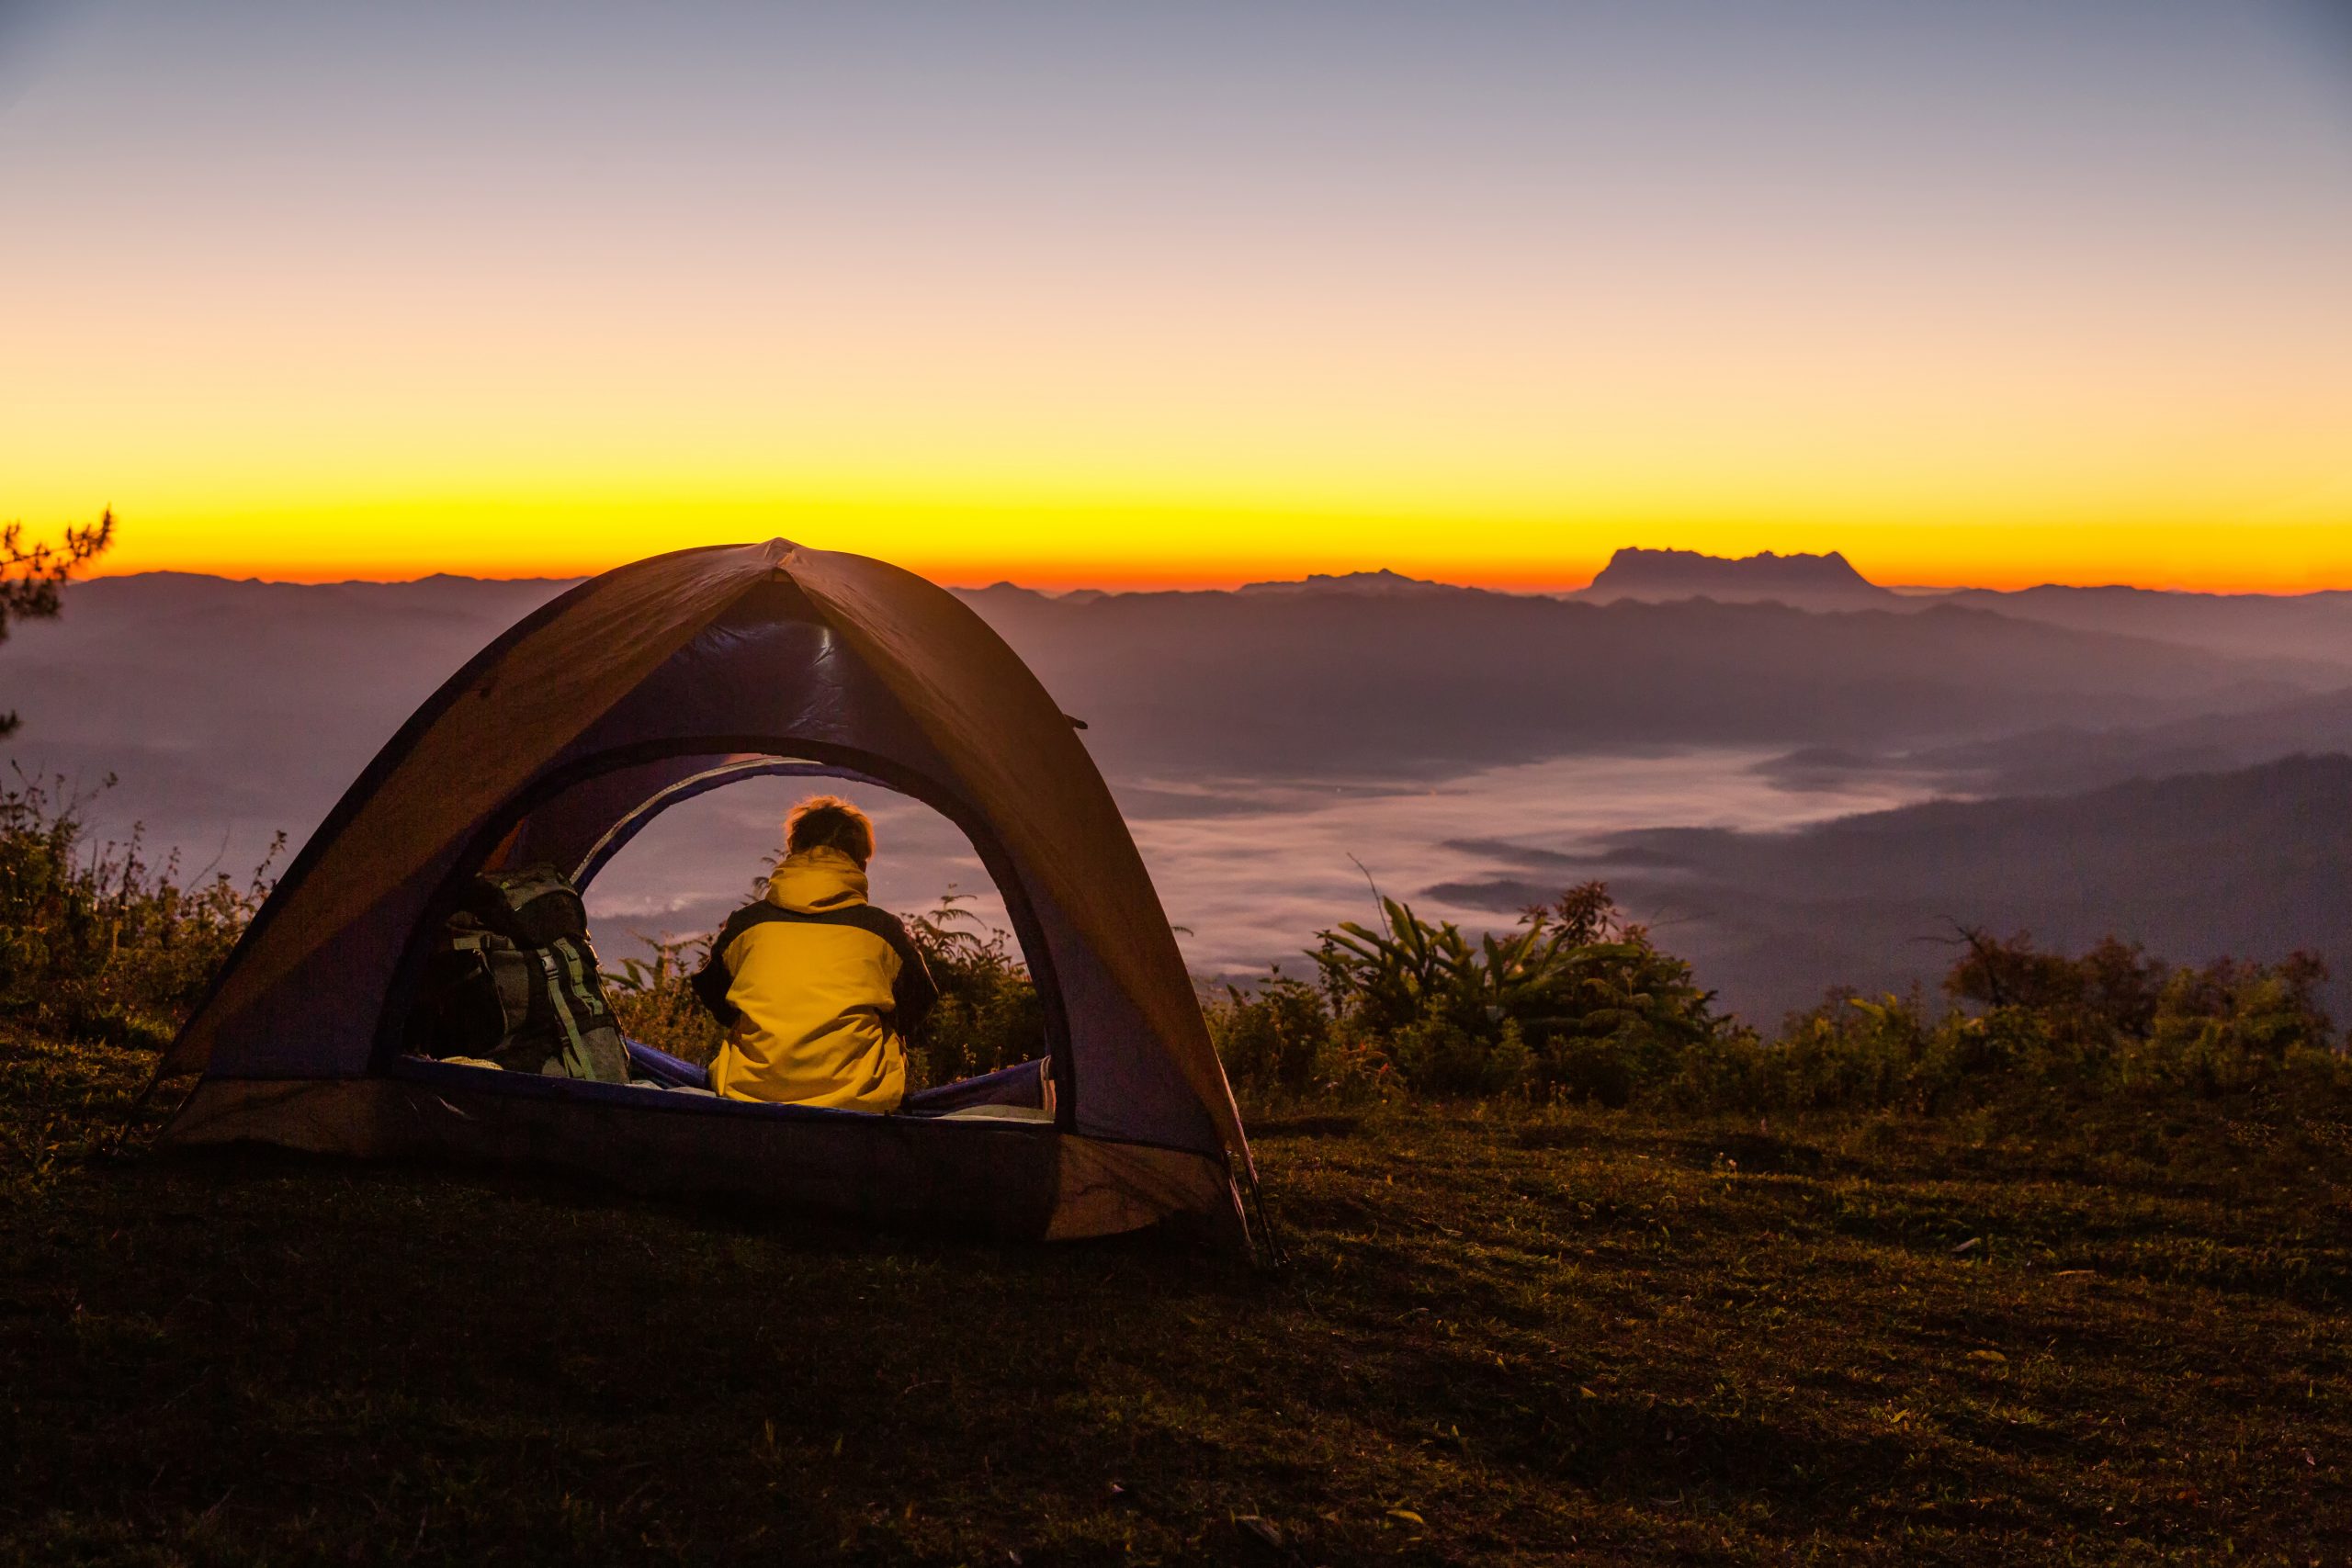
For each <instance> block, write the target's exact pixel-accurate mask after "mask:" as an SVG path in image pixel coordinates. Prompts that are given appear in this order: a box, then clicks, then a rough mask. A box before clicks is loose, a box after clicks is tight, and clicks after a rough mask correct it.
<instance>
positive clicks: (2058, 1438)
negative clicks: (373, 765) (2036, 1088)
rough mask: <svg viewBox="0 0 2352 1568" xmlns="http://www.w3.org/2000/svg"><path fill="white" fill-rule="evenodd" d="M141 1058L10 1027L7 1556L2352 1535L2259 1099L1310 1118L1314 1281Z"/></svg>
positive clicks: (3, 1342)
mask: <svg viewBox="0 0 2352 1568" xmlns="http://www.w3.org/2000/svg"><path fill="white" fill-rule="evenodd" d="M138 1066H139V1064H138V1063H137V1062H136V1061H135V1060H134V1059H133V1058H131V1057H130V1056H129V1055H124V1054H109V1053H106V1052H103V1051H89V1050H74V1049H68V1048H64V1047H60V1046H56V1045H51V1044H46V1043H39V1042H33V1041H28V1040H25V1039H22V1038H15V1039H0V1166H4V1167H5V1168H6V1170H5V1174H0V1389H5V1393H0V1466H5V1467H6V1478H5V1484H0V1562H40V1563H60V1562H81V1561H104V1562H241V1563H242V1562H292V1561H315V1560H322V1559H325V1560H333V1561H338V1562H466V1563H478V1562H489V1561H501V1562H532V1561H678V1562H789V1561H796V1560H803V1559H808V1558H820V1557H825V1556H828V1555H831V1554H833V1553H836V1552H838V1553H841V1554H843V1555H847V1556H851V1557H854V1558H858V1559H861V1560H872V1561H882V1562H938V1563H952V1562H973V1563H979V1562H997V1563H1009V1562H1015V1561H1020V1562H1028V1563H1044V1562H1150V1561H1218V1562H1223V1561H1230V1562H1267V1563H1278V1562H1296V1563H1302V1564H1307V1563H1317V1562H1329V1563H1343V1562H1364V1561H1385V1560H1397V1561H1403V1562H1501V1561H1559V1562H1628V1561H1630V1562H1668V1561H1671V1562H1716V1561H1721V1562H1746V1561H1771V1562H1922V1561H1946V1562H1991V1561H2000V1560H2009V1561H2030V1562H2052V1561H2109V1560H2127V1561H2165V1560H2202V1559H2215V1560H2218V1559H2222V1558H2225V1557H2230V1558H2233V1559H2234V1560H2238V1561H2256V1562H2294V1563H2304V1562H2344V1561H2346V1553H2347V1551H2352V1488H2347V1485H2346V1476H2347V1471H2346V1466H2347V1463H2352V1324H2347V1321H2346V1315H2345V1308H2346V1302H2347V1300H2352V1209H2348V1208H2347V1203H2346V1195H2347V1192H2352V1184H2347V1179H2346V1167H2347V1166H2348V1165H2352V1151H2347V1150H2346V1149H2344V1148H2342V1147H2337V1148H2335V1149H2333V1150H2329V1149H2326V1148H2324V1147H2322V1148H2319V1149H2317V1150H2314V1149H2313V1148H2312V1147H2311V1146H2308V1145H2291V1146H2289V1145H2281V1144H2279V1143H2278V1140H2277V1139H2276V1138H2274V1137H2272V1136H2271V1135H2270V1134H2268V1133H2267V1130H2266V1128H2265V1127H2264V1126H2263V1125H2262V1124H2261V1123H2259V1122H2226V1121H2222V1120H2214V1121H2211V1122H2209V1123H2198V1124H2195V1125H2190V1126H2188V1127H2185V1128H2181V1129H2174V1130H2171V1131H2169V1132H2168V1131H2167V1130H2166V1129H2164V1128H2162V1127H2148V1126H2139V1127H2132V1126H2126V1127H2123V1128H2122V1129H2120V1131H2117V1132H2115V1133H2113V1134H2109V1135H2108V1136H2106V1137H2105V1138H2104V1139H2096V1138H2084V1139H2076V1140H2070V1141H2069V1142H2068V1143H2067V1144H2066V1145H2064V1146H2062V1147H2055V1148H2052V1147H2045V1146H2040V1145H2029V1144H2025V1143H2021V1142H2018V1141H2015V1140H2011V1141H2006V1142H2004V1141H1992V1142H1987V1141H1985V1140H1984V1139H1983V1138H1982V1137H1981V1135H1980V1134H1981V1129H1975V1130H1972V1129H1967V1128H1958V1127H1949V1126H1947V1127H1939V1128H1923V1127H1919V1126H1916V1125H1907V1124H1903V1123H1895V1122H1873V1123H1870V1124H1866V1125H1860V1126H1848V1127H1845V1128H1842V1129H1834V1130H1831V1129H1782V1128H1779V1127H1775V1128H1773V1129H1770V1130H1769V1131H1759V1130H1758V1128H1757V1127H1756V1126H1754V1125H1753V1124H1749V1125H1747V1126H1745V1127H1743V1128H1740V1129H1737V1130H1733V1129H1730V1128H1726V1127H1721V1126H1712V1127H1711V1126H1701V1125H1693V1124H1670V1123H1661V1122H1645V1121H1643V1120H1640V1119H1637V1118H1629V1117H1624V1116H1619V1115H1611V1114H1607V1113H1594V1114H1581V1113H1578V1114H1565V1113H1562V1114H1533V1113H1529V1112H1524V1111H1521V1112H1516V1113H1510V1112H1505V1111H1498V1110H1494V1111H1486V1112H1484V1113H1478V1112H1476V1111H1458V1112H1445V1111H1426V1112H1420V1113H1397V1112H1382V1113H1378V1114H1376V1115H1373V1116H1369V1117H1363V1118H1359V1117H1355V1116H1350V1115H1305V1114H1295V1115H1292V1116H1290V1117H1288V1118H1287V1119H1278V1118H1263V1119H1261V1121H1260V1123H1259V1125H1258V1127H1257V1129H1256V1131H1257V1136H1258V1147H1259V1151H1260V1156H1261V1164H1262V1166H1263V1168H1264V1169H1265V1171H1266V1175H1267V1182H1268V1187H1269V1191H1270V1196H1271V1200H1272V1203H1273V1205H1274V1207H1275V1210H1276V1213H1277V1216H1278V1219H1279V1221H1280V1223H1281V1224H1282V1226H1283V1231H1284V1233H1285V1235H1286V1238H1287V1240H1288V1243H1289V1247H1290V1251H1291V1255H1292V1264H1291V1267H1290V1269H1288V1270H1287V1271H1286V1272H1284V1273H1283V1274H1280V1275H1277V1276H1274V1277H1271V1278H1269V1277H1266V1276H1262V1275H1259V1274H1254V1273H1252V1272H1250V1271H1249V1270H1248V1269H1244V1268H1242V1267H1239V1266H1238V1265H1236V1264H1233V1263H1230V1262H1227V1261H1225V1260H1222V1259H1218V1258H1208V1257H1203V1256H1201V1255H1198V1254H1193V1253H1187V1252H1182V1251H1178V1250H1172V1249H1170V1248H1167V1247H1158V1246H1153V1245H1149V1244H1136V1243H1122V1244H1116V1245H1104V1246H1091V1247H1055V1248H1046V1247H1034V1248H1025V1249H1013V1250H1004V1249H997V1248H989V1247H977V1246H969V1245H964V1244H961V1243H959V1242H957V1241H956V1240H954V1239H952V1238H943V1237H936V1236H930V1237H875V1236H865V1235H849V1234H844V1233H842V1232H841V1231H838V1230H829V1229H820V1228H812V1227H810V1226H808V1225H804V1224H795V1223H792V1222H790V1221H786V1220H778V1219H775V1218H773V1217H769V1218H761V1217H754V1216H745V1215H740V1214H725V1213H712V1212H709V1211H704V1210H695V1209H687V1208H680V1207H671V1206H662V1205H658V1204H652V1203H646V1202H639V1201H622V1200H611V1199H606V1198H605V1197H602V1196H599V1195H596V1194H592V1193H582V1192H577V1191H572V1190H566V1189H564V1188H562V1187H560V1186H557V1185H552V1184H549V1183H548V1182H546V1181H544V1180H540V1179H532V1178H528V1177H520V1176H507V1175H493V1174H483V1173H472V1174H450V1173H441V1172H430V1171H421V1170H414V1169H394V1168H359V1167H352V1166H345V1165H339V1164H324V1163H312V1162H302V1161H296V1160H292V1159H287V1158H272V1157H265V1156H259V1155H255V1156H235V1157H230V1158H214V1159H208V1160H202V1161H194V1160H165V1159H157V1158H151V1157H148V1156H145V1155H144V1154H142V1153H140V1152H137V1150H136V1149H135V1147H134V1149H133V1150H132V1151H131V1152H129V1153H126V1154H122V1155H109V1154H107V1153H105V1152H104V1151H103V1150H102V1149H99V1148H96V1147H94V1146H93V1145H92V1144H91V1143H90V1141H89V1139H88V1137H87V1131H88V1130H89V1129H90V1128H91V1127H92V1126H93V1125H94V1124H96V1123H101V1122H105V1121H107V1119H108V1118H109V1117H110V1115H111V1113H112V1112H114V1111H116V1110H117V1109H118V1108H119V1106H120V1105H121V1104H122V1103H123V1102H124V1100H125V1099H126V1097H127V1094H128V1091H129V1089H130V1086H131V1085H132V1084H133V1082H134V1081H135V1077H136V1074H137V1069H138ZM2340 1142H2341V1140H2339V1143H2340Z"/></svg>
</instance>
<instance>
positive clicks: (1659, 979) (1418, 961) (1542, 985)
mask: <svg viewBox="0 0 2352 1568" xmlns="http://www.w3.org/2000/svg"><path fill="white" fill-rule="evenodd" d="M1380 907H1381V913H1382V916H1383V918H1384V922H1385V930H1381V931H1373V930H1370V929H1368V928H1366V927H1364V926H1361V925H1357V924H1355V923H1354V922H1352V921H1350V922H1346V923H1343V924H1341V925H1340V927H1339V928H1338V929H1337V930H1336V931H1324V932H1322V933H1321V945H1320V946H1319V947H1317V949H1316V950H1315V952H1314V953H1312V954H1311V956H1312V957H1313V958H1314V960H1315V963H1316V966H1317V969H1319V970H1320V971H1321V973H1322V977H1323V987H1324V992H1325V994H1326V996H1327V997H1328V998H1329V1004H1330V1010H1331V1015H1332V1019H1333V1021H1334V1023H1335V1024H1336V1026H1337V1027H1338V1030H1339V1032H1340V1034H1341V1035H1342V1036H1351V1037H1356V1038H1358V1039H1360V1040H1362V1041H1364V1042H1368V1043H1374V1044H1375V1045H1376V1047H1377V1049H1378V1050H1379V1051H1380V1053H1381V1054H1382V1055H1385V1059H1386V1061H1387V1063H1388V1065H1389V1066H1391V1067H1392V1068H1393V1069H1394V1071H1395V1073H1396V1076H1397V1079H1398V1081H1399V1082H1400V1083H1401V1084H1402V1086H1403V1087H1404V1088H1405V1089H1408V1090H1409V1091H1411V1092H1414V1093H1424V1094H1495V1093H1500V1092H1503V1091H1506V1090H1519V1091H1524V1092H1527V1093H1530V1094H1533V1095H1536V1096H1538V1097H1541V1098H1545V1099H1555V1098H1557V1099H1574V1100H1600V1102H1602V1103H1603V1104H1608V1105H1623V1104H1625V1103H1626V1102H1627V1101H1628V1100H1631V1099H1632V1098H1633V1096H1634V1093H1635V1091H1636V1089H1637V1088H1638V1087H1639V1086H1641V1085H1643V1084H1645V1083H1648V1082H1650V1081H1653V1080H1655V1079H1657V1078H1658V1077H1662V1076H1664V1075H1665V1074H1667V1073H1668V1072H1669V1071H1671V1069H1672V1066H1673V1065H1674V1064H1675V1063H1676V1062H1677V1061H1678V1060H1679V1057H1680V1055H1681V1054H1682V1053H1684V1052H1685V1051H1688V1050H1689V1049H1691V1047H1693V1046H1696V1045H1701V1044H1703V1043H1708V1042H1711V1041H1713V1040H1714V1039H1715V1038H1716V1037H1717V1036H1718V1035H1720V1034H1722V1033H1723V1032H1725V1031H1726V1030H1727V1029H1728V1028H1729V1027H1730V1025H1729V1024H1728V1023H1727V1022H1726V1021H1724V1020H1722V1019H1719V1018H1717V1017H1716V1016H1715V1015H1714V1013H1713V1006H1712V1004H1713V993H1711V992H1707V991H1703V990H1702V989H1700V988H1699V987H1698V986H1697V985H1696V984H1695V983H1693V981H1692V979H1691V966H1690V965H1689V964H1685V963H1683V962H1682V960H1680V959H1679V958H1676V957H1673V956H1672V955H1670V954H1668V953H1662V952H1660V951H1659V950H1658V949H1657V946H1656V945H1655V944H1654V943H1652V942H1651V941H1650V937H1649V932H1648V931H1647V930H1646V929H1645V927H1643V926H1641V925H1639V924H1636V923H1634V922H1632V921H1629V920H1627V919H1625V918H1624V916H1623V913H1622V912H1621V911H1620V910H1619V909H1618V908H1617V906H1616V903H1615V901H1614V900H1613V899H1611V897H1610V896H1609V889H1608V888H1607V887H1606V886H1604V885H1602V884H1600V883H1598V882H1590V883H1585V884H1583V885H1581V886H1577V887H1572V888H1570V889H1568V890H1567V891H1566V892H1565V893H1563V894H1562V895H1561V896H1560V897H1559V898H1558V899H1556V900H1555V901H1554V902H1553V903H1550V904H1544V905H1537V906H1535V907H1533V908H1530V909H1528V910H1527V911H1526V913H1525V914H1523V915H1522V916H1521V919H1520V921H1519V924H1518V926H1517V927H1516V928H1515V929H1513V930H1512V931H1508V932H1505V933H1502V934H1499V935H1498V934H1496V933H1493V932H1487V933H1485V934H1483V935H1481V936H1480V937H1479V938H1478V939H1477V941H1476V943H1475V944H1474V943H1473V942H1471V941H1470V940H1469V939H1467V938H1466V937H1464V935H1463V933H1462V931H1461V930H1460V929H1459V928H1458V927H1456V926H1455V925H1453V923H1452V922H1451V921H1447V922H1442V923H1440V924H1437V925H1431V924H1430V923H1429V922H1428V921H1425V920H1423V919H1420V918H1419V916H1417V915H1415V914H1414V913H1413V911H1412V909H1411V908H1409V907H1408V906H1407V905H1405V904H1402V903H1399V902H1398V901H1397V900H1396V899H1394V898H1385V897H1384V898H1382V899H1381V900H1380Z"/></svg>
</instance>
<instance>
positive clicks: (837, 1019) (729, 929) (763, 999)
mask: <svg viewBox="0 0 2352 1568" xmlns="http://www.w3.org/2000/svg"><path fill="white" fill-rule="evenodd" d="M694 987H695V994H696V995H697V996H699V997H700V998H702V1000H703V1003H704V1005H705V1006H707V1007H708V1008H709V1009H710V1010H711V1012H712V1014H713V1015H714V1016H716V1017H717V1018H718V1021H719V1023H720V1024H721V1026H723V1027H724V1028H725V1029H726V1030H727V1042H726V1043H725V1044H723V1045H721V1046H720V1047H719V1049H718V1056H717V1058H716V1059H714V1060H713V1061H712V1063H711V1065H710V1087H711V1088H712V1089H716V1090H717V1091H718V1093H720V1094H722V1095H726V1096H728V1097H729V1099H733V1100H776V1101H783V1102H788V1103H791V1104H795V1105H827V1106H838V1107H842V1108H843V1109H846V1110H851V1111H896V1110H897V1109H898V1108H899V1100H902V1099H904V1098H905V1097H906V1092H907V1050H906V1041H905V1032H907V1031H909V1030H911V1029H913V1028H914V1027H915V1026H916V1025H917V1024H918V1023H920V1022H921V1021H922V1016H923V1014H924V1013H926V1012H928V1011H929V1010H931V1004H932V1003H933V1001H934V1000H936V999H937V996H938V993H937V991H936V990H934V989H933V986H932V983H931V974H930V972H929V971H928V970H926V969H925V968H924V967H923V962H922V953H918V952H917V951H916V950H915V947H914V944H913V943H912V942H909V941H908V940H907V931H906V928H905V927H904V926H902V925H900V924H899V921H898V919H896V918H895V917H894V916H891V915H889V914H888V913H886V912H885V911H883V910H880V909H877V908H874V907H873V906H872V905H870V904H868V903H867V902H866V901H865V872H863V871H861V870H859V869H858V864H857V863H856V862H855V861H854V860H852V859H851V858H850V857H849V856H848V855H846V854H844V853H842V852H841V851H839V850H834V849H816V850H808V851H804V852H800V853H797V854H791V855H786V857H785V858H784V859H783V860H782V861H780V862H778V863H777V864H776V868H775V875H773V876H771V877H770V878H769V879H768V891H767V897H764V898H763V899H762V900H760V902H758V903H756V904H753V905H751V906H750V907H748V908H742V909H738V910H737V911H736V912H735V913H734V915H733V916H731V917H730V918H729V919H728V921H727V924H726V925H725V926H723V927H721V928H720V929H719V932H718V937H717V939H716V940H714V941H713V942H711V944H710V961H709V962H708V963H707V964H704V965H703V967H702V971H701V972H700V973H699V974H697V975H696V976H695V979H694Z"/></svg>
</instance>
